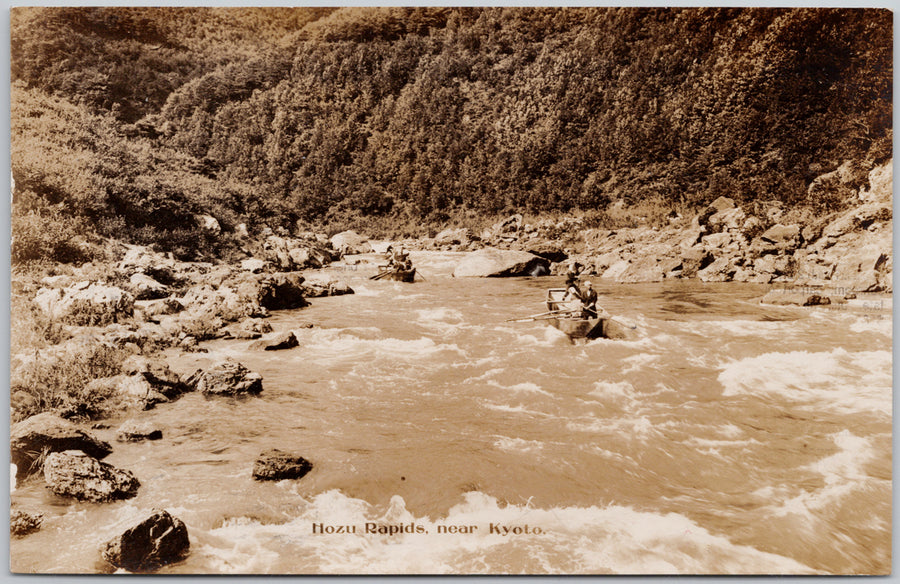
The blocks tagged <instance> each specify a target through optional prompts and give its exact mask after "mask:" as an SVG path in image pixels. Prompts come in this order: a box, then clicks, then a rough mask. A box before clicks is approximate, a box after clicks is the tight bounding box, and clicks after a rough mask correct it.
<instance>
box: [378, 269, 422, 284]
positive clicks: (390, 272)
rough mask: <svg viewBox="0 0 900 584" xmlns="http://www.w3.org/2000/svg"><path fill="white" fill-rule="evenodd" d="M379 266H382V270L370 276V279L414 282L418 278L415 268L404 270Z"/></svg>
mask: <svg viewBox="0 0 900 584" xmlns="http://www.w3.org/2000/svg"><path fill="white" fill-rule="evenodd" d="M379 267H380V268H382V271H381V272H379V273H377V274H375V275H374V276H372V277H371V278H369V279H370V280H396V281H397V282H414V281H415V280H416V269H415V268H412V269H409V270H402V269H400V268H391V267H388V266H379Z"/></svg>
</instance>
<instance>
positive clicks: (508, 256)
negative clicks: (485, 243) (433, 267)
mask: <svg viewBox="0 0 900 584" xmlns="http://www.w3.org/2000/svg"><path fill="white" fill-rule="evenodd" d="M549 267H550V262H549V260H547V259H545V258H542V257H538V256H536V255H534V254H530V253H528V252H524V251H510V250H500V249H495V248H485V249H480V250H478V251H476V252H472V253H471V254H469V255H468V256H466V257H465V258H464V259H463V260H462V261H461V262H460V263H459V264H458V265H457V266H456V269H455V270H453V276H454V277H456V278H470V277H479V278H495V277H505V276H538V275H545V274H549V273H550V270H549Z"/></svg>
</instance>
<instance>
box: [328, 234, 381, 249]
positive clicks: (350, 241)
mask: <svg viewBox="0 0 900 584" xmlns="http://www.w3.org/2000/svg"><path fill="white" fill-rule="evenodd" d="M331 247H333V248H334V249H335V250H336V251H337V252H339V253H341V254H346V255H350V254H357V253H372V246H371V245H370V244H369V240H368V239H366V238H365V237H363V236H361V235H360V234H358V233H356V232H355V231H342V232H341V233H338V234H336V235H333V236H332V237H331Z"/></svg>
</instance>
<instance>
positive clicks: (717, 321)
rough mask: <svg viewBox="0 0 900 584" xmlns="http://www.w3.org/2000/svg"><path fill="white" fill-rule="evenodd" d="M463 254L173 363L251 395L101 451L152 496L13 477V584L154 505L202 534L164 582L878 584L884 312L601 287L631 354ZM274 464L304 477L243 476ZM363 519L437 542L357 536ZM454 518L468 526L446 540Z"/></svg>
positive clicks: (668, 289)
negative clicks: (220, 367) (595, 578)
mask: <svg viewBox="0 0 900 584" xmlns="http://www.w3.org/2000/svg"><path fill="white" fill-rule="evenodd" d="M459 257H460V256H459V254H451V253H418V254H414V255H413V259H414V261H415V262H416V264H417V266H418V267H419V268H420V271H422V272H423V274H424V276H425V277H426V278H427V280H426V281H424V282H418V283H416V284H402V283H396V282H380V281H379V282H371V281H369V280H368V279H367V276H369V275H371V274H373V273H375V268H374V265H373V266H371V267H367V266H365V265H363V266H360V267H359V268H358V269H353V268H354V267H352V266H350V267H347V268H345V269H344V270H341V268H340V267H333V268H331V271H332V272H336V273H338V274H339V275H341V276H342V277H344V278H346V279H347V280H348V281H349V283H350V284H351V286H352V287H354V289H355V290H356V291H357V294H356V295H353V296H344V297H334V298H321V299H313V300H312V306H310V307H308V308H305V309H302V310H297V311H286V312H281V313H277V314H276V315H274V316H273V317H272V319H271V320H272V323H273V325H274V326H275V328H276V329H277V330H294V331H295V333H296V334H297V336H298V338H299V340H300V347H298V348H295V349H291V350H288V351H278V352H253V351H250V350H248V346H249V342H248V341H218V342H215V343H210V344H208V345H207V348H208V349H209V351H210V352H209V353H208V354H205V355H204V354H200V355H182V356H179V357H177V358H176V359H175V361H174V362H173V365H175V366H176V367H177V368H179V369H180V370H181V371H183V372H187V371H190V370H193V368H194V367H197V366H202V365H204V364H206V363H209V362H211V361H214V360H216V359H219V358H222V357H225V356H230V357H233V358H236V359H238V360H239V361H241V362H242V363H244V364H245V365H247V366H248V367H250V368H252V369H254V370H256V371H259V372H260V373H261V374H262V375H263V378H264V388H265V389H264V391H263V393H262V394H261V395H260V396H258V397H250V398H242V399H223V398H218V399H207V398H204V397H203V396H200V395H194V394H191V395H187V396H185V397H183V398H182V399H180V400H179V401H177V402H175V403H172V404H167V405H163V406H160V407H158V408H157V409H156V410H153V411H149V412H145V413H143V414H142V417H144V418H146V419H149V420H151V421H153V422H155V423H156V424H158V425H159V426H161V427H162V429H163V433H164V439H163V440H160V441H156V442H149V443H141V444H115V452H114V453H113V454H112V455H110V457H109V458H108V460H109V462H111V463H113V464H115V465H117V466H121V467H124V468H128V469H130V470H132V471H133V472H135V474H136V475H137V476H138V478H139V479H140V480H141V483H142V487H141V490H140V492H139V495H138V496H137V497H136V498H135V499H132V500H130V501H125V502H119V503H111V504H103V505H95V504H85V503H74V502H71V501H68V500H63V499H60V498H57V497H54V496H52V495H50V494H49V493H47V492H46V490H45V489H44V488H43V487H42V485H41V484H40V482H39V481H36V480H32V481H27V482H25V483H24V484H20V485H18V486H17V489H16V491H15V492H14V493H13V499H14V501H15V502H16V503H18V504H20V505H22V506H23V507H25V508H31V509H37V510H41V511H42V512H44V514H45V522H44V527H43V529H42V530H41V531H40V532H38V533H36V534H34V535H30V536H28V537H26V538H24V539H21V540H14V541H13V542H12V545H11V556H12V567H13V570H14V571H26V572H28V571H38V572H93V571H99V570H103V569H105V568H104V567H103V563H102V561H101V560H100V559H99V554H98V552H97V547H98V546H99V545H100V543H101V542H103V541H105V540H106V539H108V538H110V537H112V536H113V535H115V534H116V533H118V532H120V531H121V530H122V529H124V527H125V526H127V525H128V523H129V522H130V521H133V520H135V519H136V518H140V517H141V516H142V515H143V514H146V513H147V511H148V510H149V509H150V508H152V507H164V508H166V509H168V510H169V511H170V512H172V513H173V514H175V515H176V516H178V517H180V518H181V519H183V520H184V521H185V522H186V523H187V525H188V529H189V532H190V537H191V546H192V552H191V555H190V556H189V557H188V558H187V559H186V560H185V561H184V562H182V563H180V564H178V565H174V566H170V567H168V568H165V569H163V570H162V572H163V573H296V574H300V573H342V574H351V573H419V574H421V573H430V574H439V573H464V574H468V573H568V574H582V573H584V574H607V573H618V574H643V573H656V574H671V573H675V574H677V573H713V574H744V573H756V574H759V573H765V574H769V573H804V574H805V573H884V572H887V571H889V570H890V534H891V524H890V513H891V328H890V313H889V312H887V313H884V312H874V311H871V310H865V309H863V308H860V307H843V308H841V309H831V310H830V309H826V308H813V309H808V308H807V309H799V308H798V309H794V308H775V307H762V306H759V305H758V304H755V303H754V302H752V299H753V298H755V297H758V296H760V295H761V294H762V293H763V292H764V291H765V289H764V288H763V287H759V286H742V285H737V284H726V285H703V284H699V283H678V282H676V283H671V284H665V285H662V284H660V285H632V286H625V285H609V284H603V283H598V282H595V284H599V285H598V286H597V287H598V288H599V292H600V293H601V304H602V305H603V306H604V307H606V308H607V310H609V311H610V312H611V313H613V314H618V315H622V316H624V317H626V318H628V319H629V320H631V321H633V322H635V323H636V324H637V325H638V327H639V331H640V333H641V336H640V337H639V338H637V339H636V340H633V341H628V342H622V341H609V340H597V341H593V342H590V343H588V344H572V343H570V342H569V341H568V339H567V338H566V337H565V336H564V335H562V334H561V333H559V331H556V330H555V329H552V328H550V327H547V326H545V325H544V324H543V323H540V322H536V323H523V324H520V323H508V322H505V320H506V319H508V318H515V317H520V316H524V315H528V314H534V313H539V312H543V310H544V309H543V306H542V303H541V301H542V299H543V294H544V290H545V288H547V287H550V286H551V285H556V284H558V281H557V279H554V278H537V279H496V280H495V279H466V280H454V279H451V278H449V273H450V272H451V271H452V269H453V266H454V264H455V261H456V260H457V259H458V258H459ZM305 322H313V323H316V325H317V326H316V327H315V328H312V329H306V328H300V327H301V323H305ZM99 434H101V437H104V438H106V439H112V438H113V436H114V430H109V431H106V433H105V434H104V433H103V432H99ZM272 447H277V448H281V449H284V450H289V451H294V452H297V453H298V454H301V455H303V456H305V457H307V458H309V459H310V460H311V461H312V462H313V464H314V465H315V467H314V470H313V471H312V472H311V473H310V474H309V475H307V476H306V477H304V478H303V479H302V480H299V481H281V482H277V483H258V482H255V481H253V480H252V479H251V478H250V469H251V467H252V464H253V461H254V459H255V458H256V456H257V455H258V454H259V453H260V452H261V451H263V450H266V449H268V448H272ZM367 522H370V523H376V524H385V525H400V526H412V528H413V529H414V528H415V527H416V526H418V527H420V528H421V529H422V530H424V531H426V532H427V533H400V534H394V535H383V534H378V533H375V534H365V533H361V530H363V529H364V526H365V524H366V523H367ZM318 523H323V524H328V525H333V526H339V525H347V526H356V529H357V532H358V533H356V534H330V535H329V534H322V535H320V534H314V533H313V525H314V524H318ZM491 524H493V525H495V527H496V526H500V525H502V526H506V527H509V528H510V529H512V528H513V527H518V528H519V529H520V530H524V526H526V525H527V526H528V529H529V533H520V534H514V533H510V534H508V535H503V534H498V533H490V526H491ZM450 525H453V526H457V527H458V528H463V529H469V530H470V531H471V533H456V534H451V533H438V531H439V529H440V528H441V526H450ZM471 527H476V528H477V529H471ZM407 528H409V527H407ZM535 531H540V533H534V532H535ZM50 549H52V550H54V553H52V554H49V553H48V552H47V550H50Z"/></svg>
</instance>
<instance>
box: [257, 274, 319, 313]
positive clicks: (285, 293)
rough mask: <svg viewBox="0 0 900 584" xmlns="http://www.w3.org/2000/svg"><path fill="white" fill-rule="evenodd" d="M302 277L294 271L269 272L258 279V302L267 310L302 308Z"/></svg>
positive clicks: (304, 303) (303, 304) (305, 302)
mask: <svg viewBox="0 0 900 584" xmlns="http://www.w3.org/2000/svg"><path fill="white" fill-rule="evenodd" d="M303 282H304V278H303V276H301V275H300V274H295V273H277V274H270V275H267V276H265V277H263V278H262V279H260V280H259V292H258V302H259V304H260V305H261V306H263V307H264V308H266V309H268V310H289V309H292V308H303V307H304V306H307V305H308V304H309V303H308V302H307V301H306V299H305V298H304V297H303V295H304V292H305V290H304V287H303Z"/></svg>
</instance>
